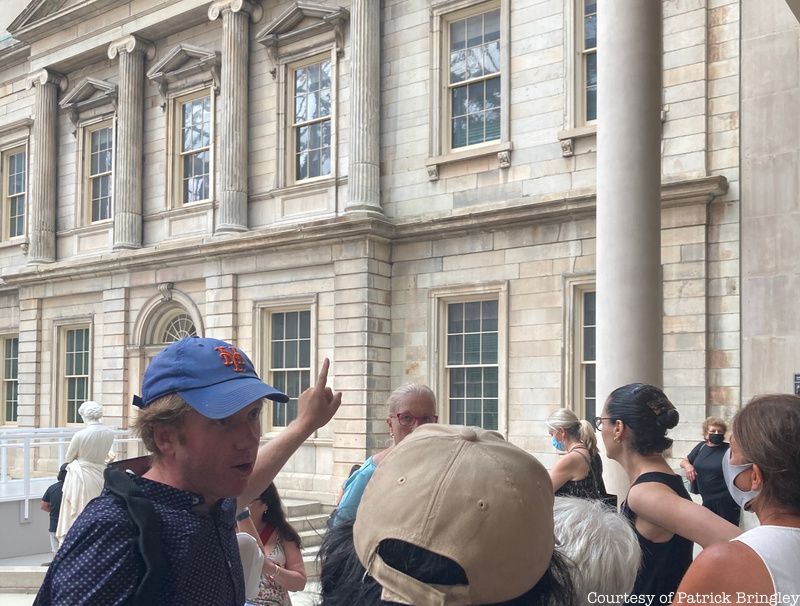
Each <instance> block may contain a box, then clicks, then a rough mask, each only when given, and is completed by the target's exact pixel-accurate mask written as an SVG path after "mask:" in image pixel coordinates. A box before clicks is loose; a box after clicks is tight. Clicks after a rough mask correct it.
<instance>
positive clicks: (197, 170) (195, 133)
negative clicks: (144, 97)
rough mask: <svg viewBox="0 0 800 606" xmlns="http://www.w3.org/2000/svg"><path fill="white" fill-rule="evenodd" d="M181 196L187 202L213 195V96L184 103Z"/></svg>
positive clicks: (181, 127)
mask: <svg viewBox="0 0 800 606" xmlns="http://www.w3.org/2000/svg"><path fill="white" fill-rule="evenodd" d="M180 110H181V111H180V115H181V126H180V141H181V147H180V151H179V154H180V170H181V200H182V201H183V203H184V204H189V203H192V202H199V201H202V200H208V199H209V198H210V197H211V97H210V96H208V95H206V96H203V97H198V98H196V99H191V100H189V101H184V102H182V103H181V104H180Z"/></svg>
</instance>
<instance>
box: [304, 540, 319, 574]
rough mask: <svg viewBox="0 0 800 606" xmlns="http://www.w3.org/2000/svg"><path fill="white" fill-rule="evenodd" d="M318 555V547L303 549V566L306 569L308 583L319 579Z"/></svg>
mask: <svg viewBox="0 0 800 606" xmlns="http://www.w3.org/2000/svg"><path fill="white" fill-rule="evenodd" d="M318 553H319V546H318V545H315V546H313V547H304V548H303V564H305V567H306V577H307V578H308V580H309V582H311V581H316V580H318V579H319V561H318V560H317V554H318Z"/></svg>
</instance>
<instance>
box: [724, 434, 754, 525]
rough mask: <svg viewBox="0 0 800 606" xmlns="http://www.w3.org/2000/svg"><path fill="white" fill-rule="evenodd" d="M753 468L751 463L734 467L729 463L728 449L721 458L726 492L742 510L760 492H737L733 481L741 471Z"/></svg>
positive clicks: (729, 453)
mask: <svg viewBox="0 0 800 606" xmlns="http://www.w3.org/2000/svg"><path fill="white" fill-rule="evenodd" d="M752 467H753V464H752V463H746V464H744V465H734V464H733V463H731V450H730V448H729V449H728V450H726V451H725V454H724V455H723V456H722V475H723V476H725V484H727V485H728V492H730V493H731V497H732V498H733V500H734V501H736V502H737V503H738V504H739V507H741V508H742V509H745V510H746V509H747V505H748V504H749V503H750V501H752V500H753V499H755V498H756V497H757V496H758V494H759V493H760V492H761V491H760V490H748V491H744V490H739V489H738V488H737V487H736V485H735V484H734V483H733V481H734V480H735V479H736V477H737V476H738V475H739V474H740V473H742V472H743V471H747V470H748V469H751V468H752Z"/></svg>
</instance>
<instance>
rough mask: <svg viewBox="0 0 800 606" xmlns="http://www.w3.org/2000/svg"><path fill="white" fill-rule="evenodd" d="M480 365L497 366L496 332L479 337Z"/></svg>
mask: <svg viewBox="0 0 800 606" xmlns="http://www.w3.org/2000/svg"><path fill="white" fill-rule="evenodd" d="M481 363H482V364H497V333H496V332H488V333H484V334H483V335H481Z"/></svg>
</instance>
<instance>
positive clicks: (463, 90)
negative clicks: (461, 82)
mask: <svg viewBox="0 0 800 606" xmlns="http://www.w3.org/2000/svg"><path fill="white" fill-rule="evenodd" d="M450 94H451V97H452V100H453V102H452V108H453V109H452V111H453V116H464V115H466V114H467V87H466V86H457V87H455V88H454V89H452V91H451V93H450Z"/></svg>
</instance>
